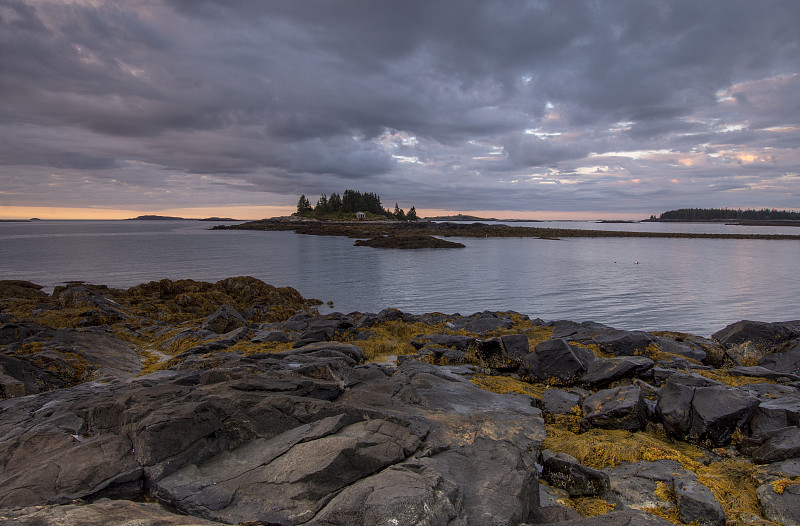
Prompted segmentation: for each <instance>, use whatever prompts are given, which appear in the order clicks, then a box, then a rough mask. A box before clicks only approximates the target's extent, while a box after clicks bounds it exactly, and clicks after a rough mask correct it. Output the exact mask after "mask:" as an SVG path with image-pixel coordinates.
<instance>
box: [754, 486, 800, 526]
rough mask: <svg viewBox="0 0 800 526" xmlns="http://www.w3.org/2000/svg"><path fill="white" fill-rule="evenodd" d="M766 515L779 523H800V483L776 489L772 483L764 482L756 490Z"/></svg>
mask: <svg viewBox="0 0 800 526" xmlns="http://www.w3.org/2000/svg"><path fill="white" fill-rule="evenodd" d="M756 495H757V496H758V502H759V503H760V504H761V509H762V510H763V512H764V517H766V518H767V519H769V520H771V521H774V522H777V523H779V524H787V525H789V524H792V525H796V524H800V484H792V485H790V486H786V487H784V488H782V491H781V492H780V493H778V492H776V491H775V488H774V487H773V486H772V484H763V485H761V486H759V488H758V489H757V490H756Z"/></svg>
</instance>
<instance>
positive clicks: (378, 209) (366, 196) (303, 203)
mask: <svg viewBox="0 0 800 526" xmlns="http://www.w3.org/2000/svg"><path fill="white" fill-rule="evenodd" d="M359 213H362V214H364V218H368V219H381V218H387V219H394V220H398V221H416V220H417V219H418V217H417V210H416V208H414V207H413V206H412V207H411V208H410V209H409V211H408V213H406V212H405V211H404V210H403V209H402V208H400V207H399V206H398V205H397V203H395V204H394V210H389V209H388V208H383V205H382V204H381V197H380V196H379V195H378V194H375V193H372V192H364V193H362V192H359V191H356V190H345V191H344V192H343V193H342V195H339V194H337V193H332V194H331V195H330V197H328V196H327V195H325V194H322V195H321V196H320V198H319V199H318V200H317V204H316V205H314V206H311V202H310V201H309V200H308V198H307V197H306V196H305V195H301V196H300V199H299V200H298V201H297V212H295V213H294V214H292V215H294V216H297V217H308V218H315V219H328V220H341V219H357V218H358V214H359Z"/></svg>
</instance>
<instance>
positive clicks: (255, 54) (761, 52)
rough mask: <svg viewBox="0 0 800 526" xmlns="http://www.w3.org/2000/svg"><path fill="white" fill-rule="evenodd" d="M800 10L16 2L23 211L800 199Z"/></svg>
mask: <svg viewBox="0 0 800 526" xmlns="http://www.w3.org/2000/svg"><path fill="white" fill-rule="evenodd" d="M797 27H800V7H798V5H797V3H796V2H795V1H794V0H775V1H771V2H769V3H767V4H765V3H762V2H755V1H753V0H713V1H707V2H696V1H688V0H687V1H676V2H668V3H665V2H660V1H656V0H649V1H648V0H645V1H641V0H637V1H634V0H630V1H623V2H594V1H588V0H586V1H576V2H557V1H527V2H511V1H505V0H503V1H500V0H493V1H488V2H487V1H478V0H470V1H464V0H459V1H455V0H448V1H443V2H426V1H422V0H411V1H406V2H389V3H386V2H370V1H367V0H341V1H337V2H330V1H327V0H309V1H307V2H302V3H300V2H284V1H274V0H271V1H263V0H258V1H256V0H228V1H225V2H222V1H212V0H203V1H199V0H192V1H189V0H131V1H130V2H125V3H120V2H101V1H92V2H90V1H88V0H39V1H35V2H34V1H33V0H7V1H6V2H5V3H4V4H3V5H0V71H2V75H0V141H1V142H0V165H2V166H3V171H2V173H0V183H2V185H3V186H5V187H7V188H11V187H12V186H13V188H14V191H13V197H6V196H9V195H12V194H11V193H10V191H9V192H6V193H2V192H0V205H9V204H16V203H21V202H25V203H29V204H30V203H33V204H36V203H38V204H41V205H47V204H65V201H66V200H69V203H68V204H69V205H72V206H106V207H113V206H122V205H123V204H125V205H126V206H136V205H139V206H144V205H145V204H147V205H148V206H155V205H153V203H154V200H153V199H152V198H151V197H147V198H144V197H141V196H146V195H148V190H151V189H152V190H154V191H155V190H156V189H158V191H160V194H159V198H158V199H157V200H156V201H157V202H158V204H159V206H166V205H169V204H171V206H175V207H179V206H187V205H190V204H194V203H197V202H204V203H208V204H219V205H228V204H234V203H237V204H240V203H255V202H260V203H262V204H269V203H264V202H263V200H261V199H262V198H263V197H264V196H265V195H268V196H269V199H272V200H274V202H275V203H276V204H278V202H280V203H292V202H294V201H296V196H297V194H298V193H300V192H302V193H306V194H308V195H314V194H321V193H331V192H340V191H342V190H343V189H344V188H346V187H357V188H359V189H363V190H367V191H377V192H378V193H380V194H381V196H383V197H384V199H385V200H387V202H388V201H391V202H394V201H398V202H401V203H408V204H407V205H406V206H410V205H411V204H414V205H415V206H417V208H428V207H431V208H448V207H449V208H453V209H458V208H461V209H481V208H482V209H490V210H491V209H494V210H497V209H515V210H530V211H535V210H543V209H544V210H571V211H572V210H574V211H580V210H611V211H635V212H642V213H644V212H646V213H647V214H649V213H653V212H658V211H659V210H664V209H668V208H673V207H676V206H684V205H686V204H687V203H686V202H685V200H686V198H687V196H693V197H692V198H693V199H694V202H693V203H692V204H693V205H695V206H703V205H704V204H705V202H704V201H703V200H704V199H705V200H707V202H708V205H709V206H712V205H714V206H717V205H722V206H776V207H795V206H797V203H796V202H790V201H791V196H796V195H797V188H796V185H797V178H796V174H798V172H800V152H798V146H799V145H800V140H798V139H800V98H799V97H798V93H800V89H798V88H800V58H799V57H800V46H799V45H798V40H799V39H798V33H797V29H796V28H797ZM131 167H135V169H133V168H131ZM84 172H90V173H91V176H90V177H92V178H96V179H97V180H102V181H104V183H103V185H110V187H114V185H115V184H116V185H118V186H117V188H116V189H117V191H111V190H109V191H102V192H100V191H97V192H94V193H93V192H92V191H85V188H83V187H82V183H81V182H80V181H81V180H82V178H83V177H86V174H85V173H84ZM48 174H54V175H55V176H57V177H58V178H59V184H58V185H56V186H52V188H53V190H52V191H50V190H47V188H50V187H47V188H44V189H43V187H42V185H41V180H42V179H41V178H42V177H50V175H48ZM176 174H179V177H178V176H176ZM787 174H788V175H787ZM792 174H795V175H794V178H793V176H792ZM209 178H210V179H213V184H211V183H208V181H209V180H210V179H209ZM675 181H678V182H675ZM770 181H773V182H774V184H772V183H770ZM70 184H72V185H74V186H73V187H70V186H69V185H70ZM103 187H104V188H105V186H103ZM65 188H74V189H76V190H75V191H65ZM78 188H81V189H82V190H80V191H78V190H77V189H78ZM186 188H191V189H193V191H194V192H195V193H192V192H190V191H187V190H185V189H186ZM741 188H749V189H750V190H748V192H745V193H741V192H739V193H737V192H736V189H741ZM253 194H257V195H255V196H254V195H253ZM170 196H173V197H170ZM787 196H789V197H787ZM169 199H174V201H173V202H170V201H169ZM726 199H727V201H726ZM137 200H138V201H137ZM795 201H796V200H795Z"/></svg>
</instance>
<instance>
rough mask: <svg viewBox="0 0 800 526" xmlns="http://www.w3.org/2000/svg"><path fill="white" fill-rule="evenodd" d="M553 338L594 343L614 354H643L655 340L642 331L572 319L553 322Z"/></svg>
mask: <svg viewBox="0 0 800 526" xmlns="http://www.w3.org/2000/svg"><path fill="white" fill-rule="evenodd" d="M553 338H554V339H555V338H563V339H566V340H569V341H577V342H580V343H583V344H595V345H597V346H598V347H599V348H600V350H602V351H603V352H606V353H609V354H613V355H615V356H634V355H638V354H643V353H644V351H645V349H646V348H647V347H648V346H649V345H652V344H654V343H655V342H656V341H657V338H656V337H655V336H653V335H651V334H648V333H646V332H644V331H623V330H620V329H614V328H612V327H608V326H606V325H602V324H600V323H595V322H583V323H576V322H572V321H557V322H555V324H554V329H553Z"/></svg>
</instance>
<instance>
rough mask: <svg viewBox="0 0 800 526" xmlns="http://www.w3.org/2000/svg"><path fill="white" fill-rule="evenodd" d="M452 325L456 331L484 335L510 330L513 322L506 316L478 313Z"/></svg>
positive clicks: (460, 319) (458, 320)
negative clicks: (500, 330) (499, 330)
mask: <svg viewBox="0 0 800 526" xmlns="http://www.w3.org/2000/svg"><path fill="white" fill-rule="evenodd" d="M452 325H453V328H454V329H456V330H464V331H467V332H474V333H475V334H481V335H485V334H486V333H489V332H492V331H496V330H498V329H510V328H511V327H512V326H513V325H514V322H513V320H512V319H511V318H510V317H508V316H502V315H498V314H497V313H494V312H479V313H475V314H473V315H472V316H469V317H464V318H459V319H456V320H454V321H453V322H452Z"/></svg>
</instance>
